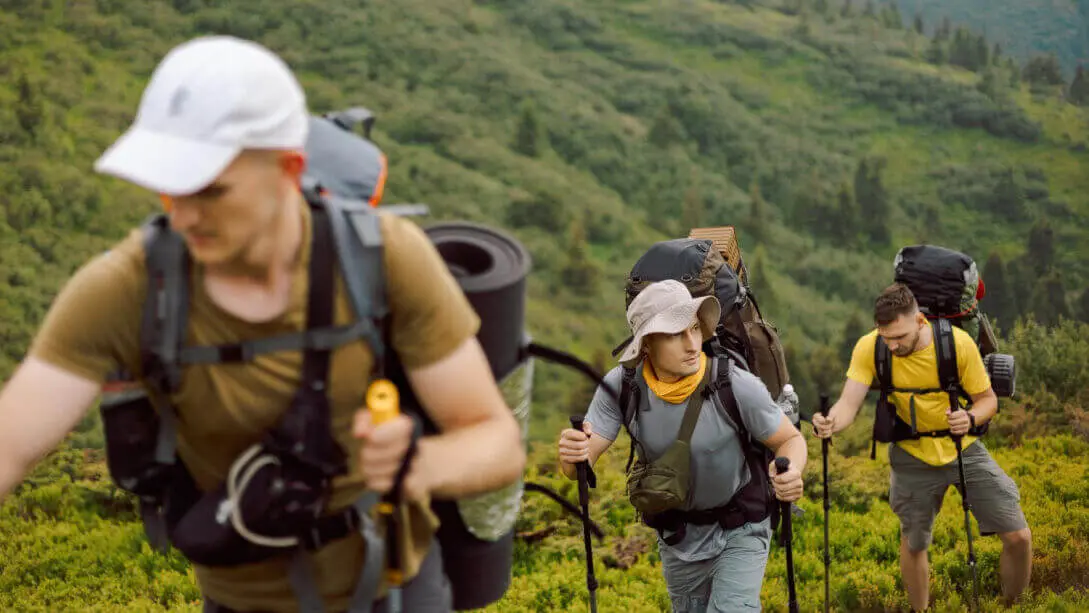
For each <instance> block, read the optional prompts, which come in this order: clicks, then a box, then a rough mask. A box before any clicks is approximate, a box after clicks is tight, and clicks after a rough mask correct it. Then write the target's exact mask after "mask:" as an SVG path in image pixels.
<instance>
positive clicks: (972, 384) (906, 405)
mask: <svg viewBox="0 0 1089 613" xmlns="http://www.w3.org/2000/svg"><path fill="white" fill-rule="evenodd" d="M953 343H954V344H955V345H956V348H957V372H958V373H959V375H960V383H961V386H962V387H964V391H966V392H968V394H970V395H975V394H979V393H982V392H985V391H987V389H988V388H989V387H991V379H990V377H988V376H987V369H986V368H985V367H984V366H983V358H982V357H980V354H979V348H978V347H976V344H975V342H973V341H972V337H971V336H969V335H968V333H967V332H965V331H964V330H961V329H960V328H958V327H956V326H953ZM876 346H877V330H876V329H874V330H873V331H872V332H870V333H869V334H866V335H865V336H863V337H862V338H860V339H858V342H857V343H855V348H854V351H853V352H852V354H851V365H850V367H848V369H847V378H849V379H851V380H853V381H858V382H859V383H861V384H863V385H870V384H871V383H872V382H873V380H874V377H876V376H877V373H876V371H875V370H874V363H873V361H874V351H875V348H876ZM934 346H935V344H934V342H933V340H932V341H931V342H930V344H929V345H927V347H926V348H925V349H923V350H921V351H916V352H915V353H913V354H911V355H909V356H907V357H904V358H901V357H898V356H896V355H893V356H892V384H893V386H895V387H899V388H916V389H931V388H936V387H939V384H938V356H937V353H936V352H935V350H934ZM911 396H912V394H911V393H907V392H893V393H892V394H890V395H889V399H890V400H891V401H892V403H893V405H894V406H895V407H896V414H897V415H898V416H899V417H900V419H902V420H904V421H905V422H907V423H911V409H910V401H911ZM914 396H915V420H916V421H915V423H916V427H917V428H918V429H919V431H920V432H926V431H933V430H946V429H948V428H949V420H948V418H947V417H946V415H945V411H946V409H948V408H949V395H948V394H947V393H945V392H933V393H928V394H914ZM976 438H977V437H974V436H965V437H964V438H963V439H962V442H961V444H962V446H963V447H967V446H968V445H971V444H972V442H974V441H975V440H976ZM896 444H897V445H899V446H900V448H901V449H903V450H904V451H906V452H908V453H910V454H911V455H913V456H915V457H916V458H918V459H920V460H922V461H923V462H926V463H927V464H931V465H933V466H943V465H945V464H948V463H949V462H952V461H953V460H955V459H957V449H956V446H955V445H954V444H953V440H952V439H950V438H949V437H940V438H934V437H923V438H920V439H917V440H906V441H899V442H897V443H896Z"/></svg>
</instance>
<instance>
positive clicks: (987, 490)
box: [889, 440, 1028, 551]
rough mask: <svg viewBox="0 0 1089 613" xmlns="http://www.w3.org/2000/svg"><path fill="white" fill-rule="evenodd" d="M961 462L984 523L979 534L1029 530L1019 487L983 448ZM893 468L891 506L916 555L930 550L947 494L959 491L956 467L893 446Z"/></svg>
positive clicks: (967, 452) (975, 446)
mask: <svg viewBox="0 0 1089 613" xmlns="http://www.w3.org/2000/svg"><path fill="white" fill-rule="evenodd" d="M961 457H962V458H963V460H964V479H965V481H967V482H968V504H970V505H971V511H972V515H973V516H974V517H975V518H976V521H977V522H979V532H980V534H981V535H983V536H987V535H991V534H1001V533H1004V532H1016V531H1018V530H1023V529H1024V528H1027V527H1028V522H1027V521H1025V514H1024V512H1023V511H1022V510H1021V493H1020V491H1019V490H1018V489H1017V484H1016V483H1014V482H1013V479H1011V478H1010V477H1009V475H1007V474H1006V472H1005V471H1004V470H1002V467H1000V466H999V465H998V463H997V462H995V461H994V458H992V457H991V454H990V453H989V452H988V451H987V448H986V447H984V446H983V443H982V442H981V441H978V440H977V441H975V442H973V443H972V444H971V445H969V446H968V447H967V448H966V449H964V451H963V452H961ZM889 464H890V465H891V467H892V471H891V478H890V479H891V485H890V491H889V504H890V506H892V510H893V512H895V513H896V515H897V516H898V517H899V518H900V533H901V534H902V535H903V536H904V537H906V538H907V541H908V547H909V548H910V549H911V550H912V551H923V550H924V549H926V548H927V547H929V546H930V541H931V537H932V530H933V527H934V518H935V517H937V515H938V511H940V510H941V508H942V500H943V499H944V498H945V492H946V490H948V489H949V486H953V487H955V488H957V490H958V491H959V490H960V473H959V472H958V470H957V462H956V460H954V461H952V462H950V463H949V464H946V465H945V466H932V465H930V464H927V463H926V462H923V461H922V460H919V459H918V458H916V457H914V456H912V455H911V454H910V453H908V452H906V451H904V450H903V449H900V447H898V446H897V445H895V444H894V445H889Z"/></svg>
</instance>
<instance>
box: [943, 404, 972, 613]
mask: <svg viewBox="0 0 1089 613" xmlns="http://www.w3.org/2000/svg"><path fill="white" fill-rule="evenodd" d="M949 399H950V401H952V402H953V406H955V407H957V410H961V411H966V410H967V409H965V408H964V407H962V406H960V403H959V402H957V399H956V396H955V395H953V394H952V393H950V394H949ZM952 438H953V444H954V445H956V447H957V472H958V473H960V499H961V500H960V504H961V507H962V508H963V509H964V533H965V534H966V535H967V536H968V569H969V570H971V571H972V610H974V611H978V610H979V574H978V573H977V572H976V553H975V550H973V549H972V521H971V519H969V517H968V511H969V509H971V508H972V507H971V505H969V504H968V482H967V481H965V479H964V457H963V455H962V454H961V437H960V436H953V437H952Z"/></svg>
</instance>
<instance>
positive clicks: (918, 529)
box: [813, 282, 1032, 611]
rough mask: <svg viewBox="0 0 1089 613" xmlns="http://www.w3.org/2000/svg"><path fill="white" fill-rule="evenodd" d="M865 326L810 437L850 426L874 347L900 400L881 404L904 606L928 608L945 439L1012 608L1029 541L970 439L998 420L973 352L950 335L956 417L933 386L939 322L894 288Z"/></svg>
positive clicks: (991, 465)
mask: <svg viewBox="0 0 1089 613" xmlns="http://www.w3.org/2000/svg"><path fill="white" fill-rule="evenodd" d="M874 322H875V324H876V328H875V329H874V330H873V331H871V332H869V333H868V334H865V335H864V336H862V337H861V338H860V339H859V340H858V342H857V343H856V344H855V347H854V351H853V353H852V356H851V364H850V366H849V367H848V369H847V378H846V381H845V382H844V385H843V391H842V393H841V394H840V397H839V399H838V400H837V401H836V403H835V404H834V405H833V406H832V409H831V410H830V411H829V413H828V416H827V417H824V416H821V415H819V414H816V415H813V426H814V429H815V431H816V434H817V436H818V437H820V438H827V437H830V436H833V435H834V434H836V433H837V432H842V431H843V430H845V429H846V428H847V427H849V426H850V425H851V423H852V422H853V421H854V419H855V417H856V416H857V415H858V410H859V408H860V407H861V406H862V402H863V399H864V398H865V396H866V393H867V391H868V390H869V389H870V385H871V383H872V382H873V381H874V380H875V377H877V368H876V366H875V351H876V347H877V345H878V343H879V341H883V342H884V344H885V345H887V346H888V349H889V352H890V353H891V360H890V362H891V368H892V381H893V383H894V384H895V388H897V389H903V390H905V391H897V392H894V393H892V394H889V400H890V401H891V402H892V403H893V405H894V408H895V420H896V423H897V425H902V428H899V429H900V430H906V433H905V434H903V435H896V436H894V437H891V438H893V439H894V440H893V441H892V444H890V445H889V448H888V449H889V464H890V466H891V485H890V492H889V503H890V505H891V506H892V510H893V511H894V512H895V513H896V515H897V516H898V517H899V518H900V529H901V532H900V569H901V572H902V573H903V582H904V587H905V588H906V590H907V592H908V598H909V599H910V601H911V606H912V607H913V608H914V609H915V610H917V611H922V610H925V609H926V607H927V602H928V600H929V588H928V582H929V566H928V561H927V549H928V547H929V546H930V542H931V537H932V527H933V525H934V518H935V517H936V516H937V514H938V511H939V510H940V509H941V505H942V500H943V499H944V497H945V492H946V490H947V489H948V488H949V486H950V485H953V486H957V487H958V489H959V475H958V472H959V471H958V467H957V455H958V454H957V450H956V447H955V443H954V440H953V439H952V437H953V436H962V437H963V438H962V439H961V445H962V452H961V458H962V460H963V471H964V479H965V481H966V486H967V489H968V493H967V496H966V497H965V498H966V502H967V503H968V504H969V505H970V507H971V510H972V514H973V515H974V516H975V518H976V521H977V522H978V523H979V530H980V533H981V534H983V535H988V534H998V536H999V538H1000V539H1001V540H1002V556H1001V561H1000V565H1001V578H1002V581H1001V583H1002V591H1003V595H1004V597H1005V598H1006V600H1007V602H1009V603H1012V602H1014V601H1016V599H1017V598H1018V596H1019V595H1020V594H1021V593H1022V591H1023V590H1024V589H1025V588H1026V587H1027V586H1028V583H1029V575H1030V573H1031V565H1032V538H1031V533H1030V531H1029V527H1028V523H1027V522H1026V521H1025V514H1024V513H1023V512H1022V510H1021V506H1020V494H1019V492H1018V488H1017V484H1016V483H1014V481H1013V479H1011V478H1010V477H1009V476H1008V475H1007V474H1006V473H1005V471H1003V470H1002V468H1001V467H1000V466H999V465H998V464H997V463H996V462H995V461H994V459H993V458H992V457H991V455H990V453H989V452H988V451H987V449H986V447H984V445H983V442H982V441H980V440H979V439H978V437H977V436H973V435H971V434H970V433H969V432H970V429H973V428H977V427H979V426H982V425H984V424H986V423H987V422H988V421H990V419H991V418H992V417H993V416H994V415H995V413H996V411H997V410H998V398H997V396H996V395H995V393H994V391H993V390H992V389H991V382H990V379H989V377H988V375H987V371H986V369H985V367H984V364H983V360H982V359H981V358H980V352H979V348H978V347H976V344H975V343H974V342H973V341H972V339H971V337H970V336H969V335H968V333H967V332H965V331H964V330H961V329H960V328H958V327H956V326H949V329H951V331H952V339H953V340H952V343H953V345H954V347H955V353H956V374H957V377H958V378H959V383H960V386H961V387H962V388H963V390H964V392H965V393H966V394H967V395H968V396H970V397H971V404H970V406H969V407H967V408H966V410H959V409H961V408H962V407H960V406H957V407H953V406H952V405H951V401H950V396H949V394H948V392H947V391H946V390H943V389H941V388H940V387H939V386H938V385H936V384H937V382H938V380H939V377H938V364H939V359H938V353H937V350H938V348H937V344H938V343H936V342H935V336H936V334H937V333H938V329H939V328H938V326H939V322H935V324H934V325H931V323H930V321H929V320H928V319H927V317H926V316H925V315H924V314H923V313H922V312H921V311H920V310H919V305H918V303H917V301H916V298H915V296H914V295H913V293H912V291H911V290H910V289H909V288H908V287H907V286H906V285H904V284H902V283H899V282H897V283H893V284H892V285H890V286H889V287H887V288H885V289H884V290H883V291H882V292H881V294H880V295H879V296H878V297H877V299H876V301H875V304H874ZM892 408H893V407H889V409H890V410H889V413H890V414H892V413H893V412H892V410H891V409H892ZM878 410H879V411H881V410H882V409H881V408H880V407H879V409H878ZM913 411H914V415H913V414H912V413H913ZM912 423H914V424H915V429H916V431H917V432H918V433H919V434H920V436H917V437H914V438H913V437H912V435H911V433H910V429H911V426H910V424H912ZM875 432H876V430H875ZM927 433H931V435H927ZM935 433H936V434H938V435H937V436H934V435H933V434H935ZM895 439H900V440H895Z"/></svg>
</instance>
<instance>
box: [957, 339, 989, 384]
mask: <svg viewBox="0 0 1089 613" xmlns="http://www.w3.org/2000/svg"><path fill="white" fill-rule="evenodd" d="M954 342H955V343H956V347H957V374H958V375H959V376H960V384H961V386H962V387H963V388H964V391H966V392H968V393H969V394H971V395H973V396H974V395H976V394H979V393H982V392H985V391H987V389H988V388H990V387H991V378H990V377H989V376H988V375H987V368H986V367H985V366H984V365H983V358H982V357H981V356H980V353H979V348H978V347H976V344H975V342H973V341H972V337H971V336H969V335H968V333H967V332H964V333H963V334H955V335H954Z"/></svg>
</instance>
